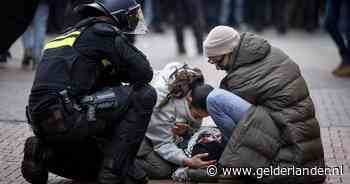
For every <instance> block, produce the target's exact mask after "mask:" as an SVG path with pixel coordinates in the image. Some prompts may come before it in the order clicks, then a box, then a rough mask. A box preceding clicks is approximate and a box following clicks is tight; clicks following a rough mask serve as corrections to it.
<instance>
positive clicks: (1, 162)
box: [0, 30, 350, 184]
mask: <svg viewBox="0 0 350 184" xmlns="http://www.w3.org/2000/svg"><path fill="white" fill-rule="evenodd" d="M263 36H264V37H265V38H267V39H268V40H269V41H270V42H271V43H272V44H273V45H275V46H277V47H280V48H282V49H283V50H284V51H285V52H286V53H288V54H289V55H290V57H291V58H292V59H294V60H295V61H296V62H297V63H298V64H299V66H300V68H301V70H302V73H303V75H304V77H305V79H306V81H307V83H308V86H309V88H310V92H311V96H312V98H313V101H314V103H315V106H316V113H317V117H318V119H319V121H320V125H321V133H322V140H323V145H324V149H325V156H326V163H327V165H328V166H341V165H342V166H343V168H344V174H343V175H341V176H329V177H328V178H327V184H335V183H344V184H348V183H350V92H349V91H350V78H347V79H341V78H336V77H334V76H332V75H331V71H332V70H333V69H334V68H335V67H336V66H337V65H338V64H339V61H340V58H339V56H338V53H337V50H336V48H335V45H334V44H333V42H332V40H331V39H330V38H329V36H328V35H326V34H325V33H323V32H318V33H313V34H308V33H304V32H299V31H291V32H290V33H288V34H287V35H285V36H280V35H277V34H276V33H275V31H274V30H268V31H265V32H264V34H263ZM186 37H187V41H186V47H187V48H188V55H186V56H180V57H179V56H177V54H176V44H175V38H174V36H173V32H172V31H170V30H168V31H167V32H166V33H165V34H161V35H156V34H149V35H147V36H142V37H139V38H138V39H137V44H136V45H137V47H138V48H140V49H141V50H142V51H143V52H144V53H145V54H146V55H147V56H148V58H149V60H150V62H151V64H152V66H153V67H154V68H155V69H160V68H161V67H163V66H164V65H165V64H167V63H168V62H172V61H182V62H186V63H188V64H189V65H191V66H197V67H199V68H200V69H202V70H203V73H204V74H205V76H206V80H207V81H208V82H209V83H210V84H212V85H214V86H218V83H219V81H220V79H221V78H222V77H223V76H224V73H223V72H218V71H216V70H215V68H214V66H211V65H209V64H207V62H206V59H205V58H204V57H202V56H197V55H196V53H195V48H194V43H193V37H192V34H191V32H189V31H188V32H186ZM11 53H12V55H13V58H12V59H11V60H10V61H9V63H8V64H7V66H5V67H3V68H0V184H10V183H13V184H15V183H16V184H19V183H26V182H25V181H24V179H23V178H22V176H21V173H20V170H19V168H20V161H21V159H22V156H23V152H22V150H23V143H24V140H25V139H26V137H28V136H30V135H32V133H31V131H30V128H29V127H28V125H27V124H26V120H25V115H24V106H25V104H26V102H27V99H28V94H29V91H30V88H31V85H32V81H33V77H34V72H32V71H31V70H24V69H21V64H20V60H21V57H22V54H23V52H22V47H21V44H20V42H16V43H15V44H14V45H13V47H12V48H11ZM206 123H207V124H211V123H212V122H211V120H210V119H207V120H206ZM49 183H51V184H54V183H55V184H56V183H57V184H58V183H76V182H72V181H69V180H66V179H63V178H60V177H57V176H54V175H50V179H49ZM151 183H153V184H160V183H173V182H171V181H152V182H151Z"/></svg>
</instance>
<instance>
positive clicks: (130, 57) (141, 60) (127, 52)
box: [115, 36, 153, 84]
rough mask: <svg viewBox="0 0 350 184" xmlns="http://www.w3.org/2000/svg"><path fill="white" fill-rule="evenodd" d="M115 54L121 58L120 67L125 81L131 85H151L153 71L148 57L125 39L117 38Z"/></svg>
mask: <svg viewBox="0 0 350 184" xmlns="http://www.w3.org/2000/svg"><path fill="white" fill-rule="evenodd" d="M115 50H116V52H115V53H118V55H119V56H120V59H121V60H120V61H119V62H118V65H119V66H120V68H119V69H121V70H123V72H122V73H123V74H124V75H126V76H125V78H124V77H123V78H124V79H126V80H127V82H130V83H131V84H145V83H149V82H150V81H151V80H152V78H153V70H152V68H151V66H150V63H149V62H148V60H147V58H146V56H145V55H144V54H143V53H142V52H141V51H139V50H138V49H137V48H136V47H134V46H133V45H131V44H130V43H129V42H128V41H127V40H126V38H125V37H123V36H116V38H115Z"/></svg>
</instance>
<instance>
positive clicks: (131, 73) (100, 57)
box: [29, 18, 153, 112]
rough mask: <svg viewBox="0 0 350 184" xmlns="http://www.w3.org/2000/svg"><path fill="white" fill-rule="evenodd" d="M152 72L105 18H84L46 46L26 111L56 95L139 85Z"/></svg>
mask: <svg viewBox="0 0 350 184" xmlns="http://www.w3.org/2000/svg"><path fill="white" fill-rule="evenodd" d="M152 77H153V71H152V68H151V66H150V64H149V62H148V60H147V58H146V57H145V55H143V54H142V53H141V52H140V51H139V50H138V49H137V48H135V47H134V46H133V45H131V44H130V43H129V42H128V41H127V39H126V37H124V35H123V34H122V33H121V32H120V31H119V30H118V29H117V28H116V27H115V26H114V25H113V22H112V21H110V20H108V19H105V18H87V19H85V20H82V21H81V22H79V23H78V24H77V25H76V26H74V27H73V28H72V29H70V30H69V31H67V32H66V33H64V34H63V35H62V36H59V37H56V38H55V39H54V40H52V41H50V42H48V43H47V44H46V46H45V48H44V53H43V58H42V60H41V62H40V64H39V65H38V67H37V71H36V75H35V79H34V84H33V87H32V90H31V94H30V97H29V109H30V110H31V111H32V112H33V111H37V110H40V109H43V108H47V107H46V106H49V104H50V103H51V102H49V101H50V100H51V101H55V100H52V99H54V98H57V96H56V97H55V94H57V93H58V92H59V91H62V90H64V89H67V91H68V94H69V96H71V97H73V98H79V97H82V96H84V95H87V94H90V93H93V92H95V91H97V90H98V89H101V88H103V87H107V86H117V85H120V84H121V82H123V83H130V84H132V85H142V84H146V83H148V82H150V81H151V80H152Z"/></svg>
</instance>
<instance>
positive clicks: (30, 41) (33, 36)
mask: <svg viewBox="0 0 350 184" xmlns="http://www.w3.org/2000/svg"><path fill="white" fill-rule="evenodd" d="M48 15H49V4H48V1H47V0H40V2H39V5H38V7H37V9H36V12H35V15H34V19H33V22H32V23H31V25H29V27H28V28H27V30H26V31H25V32H24V34H23V36H22V41H23V47H24V56H23V59H22V66H24V67H27V66H28V65H29V64H30V61H32V64H33V69H34V68H35V66H36V64H37V63H38V62H39V61H40V59H41V52H42V49H43V45H44V41H45V35H46V22H47V18H48Z"/></svg>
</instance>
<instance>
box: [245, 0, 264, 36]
mask: <svg viewBox="0 0 350 184" xmlns="http://www.w3.org/2000/svg"><path fill="white" fill-rule="evenodd" d="M243 6H244V8H243V9H244V10H243V15H244V21H245V22H246V23H247V24H248V25H250V26H251V27H252V28H253V30H254V31H256V32H261V31H263V30H264V27H265V24H266V11H267V6H268V4H267V0H259V1H256V0H245V1H244V3H243Z"/></svg>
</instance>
